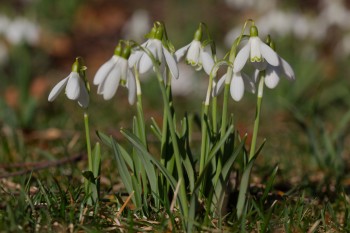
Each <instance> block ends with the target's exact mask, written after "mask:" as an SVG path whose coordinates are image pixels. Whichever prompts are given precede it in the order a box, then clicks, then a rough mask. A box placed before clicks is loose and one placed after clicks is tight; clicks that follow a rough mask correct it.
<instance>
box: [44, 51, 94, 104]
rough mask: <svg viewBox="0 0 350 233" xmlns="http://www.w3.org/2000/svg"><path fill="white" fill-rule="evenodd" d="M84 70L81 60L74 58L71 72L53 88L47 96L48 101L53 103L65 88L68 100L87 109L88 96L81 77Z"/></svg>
mask: <svg viewBox="0 0 350 233" xmlns="http://www.w3.org/2000/svg"><path fill="white" fill-rule="evenodd" d="M85 70H86V67H85V66H82V60H81V58H79V57H78V58H76V60H75V62H74V63H73V66H72V72H71V73H70V74H69V75H68V77H66V78H65V79H63V80H61V81H60V82H59V83H57V84H56V86H54V88H53V89H52V91H51V92H50V94H49V97H48V101H49V102H52V101H54V100H55V99H56V98H57V96H58V95H59V94H60V93H61V91H62V90H63V89H64V88H66V96H67V97H68V99H71V100H77V101H78V104H79V105H80V107H83V108H87V107H88V106H89V94H88V91H87V89H86V86H85V82H84V77H82V76H81V74H84V71H85Z"/></svg>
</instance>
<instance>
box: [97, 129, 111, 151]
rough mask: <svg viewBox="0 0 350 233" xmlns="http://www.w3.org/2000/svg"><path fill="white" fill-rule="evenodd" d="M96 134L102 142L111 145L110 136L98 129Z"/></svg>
mask: <svg viewBox="0 0 350 233" xmlns="http://www.w3.org/2000/svg"><path fill="white" fill-rule="evenodd" d="M96 135H97V137H98V138H99V139H100V140H101V141H102V142H103V143H104V144H106V145H108V146H109V147H112V143H111V138H110V137H109V136H107V135H106V134H104V133H102V132H101V131H98V130H97V131H96Z"/></svg>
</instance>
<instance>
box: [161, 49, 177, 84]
mask: <svg viewBox="0 0 350 233" xmlns="http://www.w3.org/2000/svg"><path fill="white" fill-rule="evenodd" d="M163 53H164V57H165V61H166V63H167V65H168V67H169V70H170V73H171V75H172V76H173V77H174V78H176V79H177V78H179V68H178V67H177V63H176V61H175V59H174V57H173V55H171V54H170V53H169V51H168V50H167V49H166V48H164V47H163Z"/></svg>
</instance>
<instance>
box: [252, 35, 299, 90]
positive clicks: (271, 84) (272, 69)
mask: <svg viewBox="0 0 350 233" xmlns="http://www.w3.org/2000/svg"><path fill="white" fill-rule="evenodd" d="M267 43H268V44H269V45H270V48H271V49H274V48H275V45H274V43H273V42H272V41H271V38H270V36H268V37H267ZM278 61H279V62H278V66H272V65H270V64H267V65H266V69H265V75H264V83H265V85H266V86H267V87H268V88H270V89H273V88H275V87H276V86H277V84H278V83H279V81H280V77H281V76H285V77H286V78H287V79H288V80H289V81H294V80H295V74H294V71H293V69H292V67H291V66H290V65H289V64H288V62H286V61H285V60H284V59H283V58H281V57H280V56H278ZM259 72H260V71H259V70H255V73H254V79H255V82H257V80H258V78H259Z"/></svg>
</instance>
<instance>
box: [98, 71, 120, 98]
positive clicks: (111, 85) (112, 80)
mask: <svg viewBox="0 0 350 233" xmlns="http://www.w3.org/2000/svg"><path fill="white" fill-rule="evenodd" d="M120 77H121V76H120V70H119V69H113V70H112V71H111V72H110V73H109V75H108V77H107V78H106V81H105V82H104V83H103V87H102V90H101V94H103V98H104V99H105V100H110V99H112V97H113V96H114V95H115V93H116V91H117V89H118V86H119V82H120Z"/></svg>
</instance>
